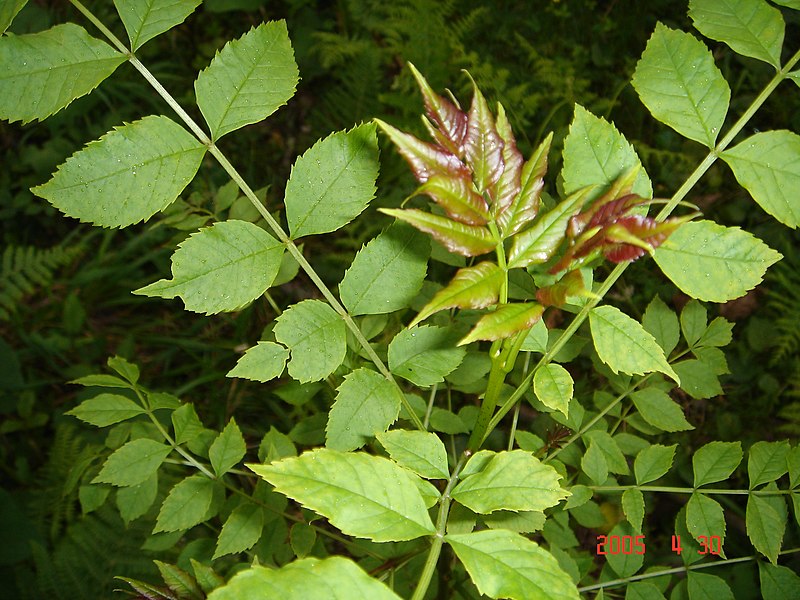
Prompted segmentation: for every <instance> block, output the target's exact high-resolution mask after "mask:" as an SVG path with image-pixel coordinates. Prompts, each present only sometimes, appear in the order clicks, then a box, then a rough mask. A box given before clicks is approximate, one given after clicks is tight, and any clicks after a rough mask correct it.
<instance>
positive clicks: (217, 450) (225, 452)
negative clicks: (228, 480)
mask: <svg viewBox="0 0 800 600" xmlns="http://www.w3.org/2000/svg"><path fill="white" fill-rule="evenodd" d="M245 452H247V445H246V444H245V441H244V437H243V436H242V432H241V431H240V430H239V426H238V425H237V424H236V420H235V419H233V418H231V420H230V421H228V424H227V425H226V426H225V429H223V430H222V433H220V434H219V435H218V436H217V438H216V439H215V440H214V442H213V443H212V444H211V447H210V448H209V449H208V459H209V460H210V461H211V466H212V467H213V468H214V473H215V474H216V475H217V477H222V475H224V474H225V473H227V472H228V471H230V470H231V469H232V468H233V467H234V466H236V464H238V462H239V461H240V460H242V459H243V458H244V455H245Z"/></svg>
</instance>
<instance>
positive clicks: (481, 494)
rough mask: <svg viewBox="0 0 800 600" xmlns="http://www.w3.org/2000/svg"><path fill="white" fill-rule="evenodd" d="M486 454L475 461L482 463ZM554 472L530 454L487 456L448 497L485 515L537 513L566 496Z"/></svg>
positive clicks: (482, 453)
mask: <svg viewBox="0 0 800 600" xmlns="http://www.w3.org/2000/svg"><path fill="white" fill-rule="evenodd" d="M487 452H489V451H488V450H483V451H481V453H480V454H481V455H483V456H480V457H479V458H478V459H476V458H475V456H478V455H477V454H476V455H475V456H473V458H471V459H470V460H471V461H472V460H478V461H479V462H480V461H485V459H486V456H485V454H486V453H487ZM560 478H561V476H560V475H559V474H558V473H557V472H556V470H555V469H554V468H553V467H551V466H549V465H545V464H543V463H542V462H541V461H540V460H539V459H538V458H535V457H534V456H533V455H532V454H531V453H530V452H525V451H524V450H512V451H509V452H498V453H496V454H495V453H490V459H489V460H488V462H485V464H483V467H482V468H481V470H480V471H479V472H477V473H475V474H472V475H468V476H465V477H464V478H463V479H462V481H461V482H460V483H459V484H458V485H457V486H456V487H455V489H453V491H452V494H451V495H452V497H453V499H454V500H455V501H456V502H460V503H461V504H463V505H464V506H466V507H467V508H469V509H470V510H472V511H474V512H476V513H480V514H488V513H491V512H494V511H496V510H514V511H532V510H535V511H541V510H544V509H545V508H550V507H551V506H555V505H556V504H558V503H559V502H560V501H561V500H563V499H564V498H566V497H567V496H568V495H569V492H567V491H565V490H564V489H562V488H561V486H560V485H559V483H558V481H559V479H560Z"/></svg>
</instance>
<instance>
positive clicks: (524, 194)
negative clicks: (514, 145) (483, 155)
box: [497, 133, 553, 237]
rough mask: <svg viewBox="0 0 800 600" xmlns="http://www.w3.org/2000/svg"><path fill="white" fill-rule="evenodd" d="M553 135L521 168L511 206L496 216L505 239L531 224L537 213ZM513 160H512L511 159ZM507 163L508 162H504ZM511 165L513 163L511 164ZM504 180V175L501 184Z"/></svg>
mask: <svg viewBox="0 0 800 600" xmlns="http://www.w3.org/2000/svg"><path fill="white" fill-rule="evenodd" d="M552 141H553V134H552V133H551V134H549V135H548V136H547V137H546V138H545V139H544V141H543V142H542V143H541V144H540V145H539V147H538V148H537V149H536V151H535V152H534V153H533V155H532V156H531V157H530V158H529V159H528V161H527V162H526V163H525V165H524V166H523V167H522V172H521V175H520V187H519V193H518V194H517V195H516V196H515V197H514V198H513V199H512V203H511V205H510V206H509V207H508V209H507V210H504V211H503V212H501V213H500V215H499V216H498V219H497V220H498V223H499V224H500V230H501V231H502V232H503V235H504V236H505V237H509V236H512V235H514V234H516V233H519V232H520V231H522V230H523V229H524V228H525V227H526V226H527V225H528V224H529V223H531V222H532V221H533V220H534V219H535V218H536V215H537V214H538V212H539V199H540V198H541V195H542V189H543V188H544V175H545V173H546V172H547V157H548V153H549V152H550V144H551V143H552ZM504 151H505V150H504ZM512 160H513V159H512ZM506 162H508V160H506ZM512 164H513V163H512ZM504 179H505V174H504V176H503V178H501V180H500V181H501V182H502V181H503V180H504Z"/></svg>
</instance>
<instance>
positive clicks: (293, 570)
mask: <svg viewBox="0 0 800 600" xmlns="http://www.w3.org/2000/svg"><path fill="white" fill-rule="evenodd" d="M245 598H249V599H255V598H281V600H310V599H311V598H319V599H322V598H331V599H332V598H369V599H370V600H400V596H398V595H397V594H395V593H394V592H393V591H391V590H390V589H389V588H388V587H386V585H385V584H383V583H381V582H380V581H378V580H377V579H373V578H372V577H370V576H369V575H367V574H366V573H365V572H364V571H362V570H361V568H360V567H359V566H358V565H357V564H356V563H354V562H353V561H351V560H349V559H347V558H342V557H341V556H332V557H330V558H326V559H319V558H303V559H300V560H296V561H294V562H291V563H289V564H287V565H285V566H283V567H281V568H280V569H275V568H272V567H270V568H267V567H261V566H258V565H254V566H251V567H250V568H249V569H246V570H244V571H240V572H239V573H237V574H236V575H234V576H233V577H232V578H231V580H230V581H229V582H228V583H227V584H225V585H224V586H223V587H221V588H218V589H216V590H214V591H213V592H211V594H210V595H209V596H208V600H244V599H245Z"/></svg>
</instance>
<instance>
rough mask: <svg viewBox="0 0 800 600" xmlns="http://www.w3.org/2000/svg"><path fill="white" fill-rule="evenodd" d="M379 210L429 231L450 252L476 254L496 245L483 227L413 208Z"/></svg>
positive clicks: (489, 250)
mask: <svg viewBox="0 0 800 600" xmlns="http://www.w3.org/2000/svg"><path fill="white" fill-rule="evenodd" d="M379 210H380V211H381V212H382V213H384V214H387V215H389V216H390V217H394V218H396V219H400V220H401V221H405V222H406V223H410V224H411V225H413V226H414V227H416V228H417V229H419V230H420V231H424V232H425V233H429V234H430V235H431V236H433V238H434V239H435V240H437V241H438V242H439V243H441V244H442V245H443V246H444V247H445V248H447V249H448V250H450V252H455V253H457V254H462V255H464V256H478V255H480V254H486V253H487V252H491V251H492V250H494V249H495V247H496V246H497V242H496V240H495V239H494V238H493V237H492V234H491V233H490V232H489V230H488V229H486V228H485V227H476V226H474V225H466V224H464V223H459V222H457V221H453V220H452V219H448V218H447V217H441V216H439V215H433V214H431V213H427V212H425V211H422V210H417V209H415V208H411V209H407V210H399V209H394V208H381V209H379Z"/></svg>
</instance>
